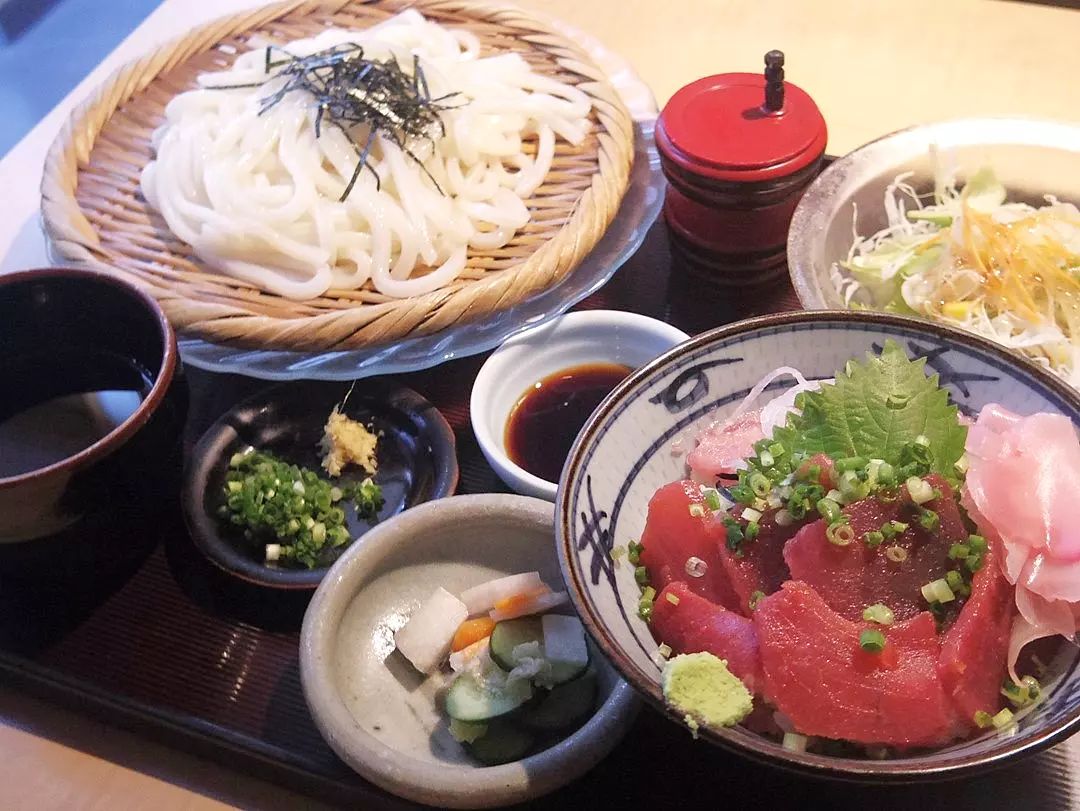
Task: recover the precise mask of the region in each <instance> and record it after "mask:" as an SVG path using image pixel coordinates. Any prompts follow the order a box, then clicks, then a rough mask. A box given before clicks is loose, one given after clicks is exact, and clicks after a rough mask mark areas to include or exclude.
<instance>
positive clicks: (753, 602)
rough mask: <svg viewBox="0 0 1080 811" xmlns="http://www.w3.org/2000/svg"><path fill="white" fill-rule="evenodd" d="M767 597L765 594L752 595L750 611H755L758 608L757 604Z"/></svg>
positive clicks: (759, 592) (753, 593) (755, 593)
mask: <svg viewBox="0 0 1080 811" xmlns="http://www.w3.org/2000/svg"><path fill="white" fill-rule="evenodd" d="M764 597H765V592H763V591H755V592H752V593H751V594H750V610H751V611H753V610H754V609H755V608H757V604H758V603H759V602H761V601H762V599H764Z"/></svg>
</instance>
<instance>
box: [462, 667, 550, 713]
mask: <svg viewBox="0 0 1080 811" xmlns="http://www.w3.org/2000/svg"><path fill="white" fill-rule="evenodd" d="M532 694H533V688H532V684H530V683H529V682H528V681H527V680H525V679H515V680H514V681H511V682H508V683H507V685H506V687H504V688H501V689H499V688H494V687H491V686H489V685H480V684H479V683H478V682H477V681H476V679H475V678H474V677H473V676H472V675H471V674H469V673H462V674H461V675H460V676H458V677H457V678H456V679H454V683H453V684H451V685H450V689H449V690H448V691H447V693H446V714H447V715H449V716H450V717H451V718H456V719H457V720H458V721H489V720H491V719H492V718H499V717H501V716H503V715H507V714H508V713H511V712H513V711H514V710H516V709H517V708H518V707H520V706H521V705H522V704H524V703H525V702H526V701H528V700H529V699H530V698H532Z"/></svg>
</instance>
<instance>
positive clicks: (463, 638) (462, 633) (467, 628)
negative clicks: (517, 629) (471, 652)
mask: <svg viewBox="0 0 1080 811" xmlns="http://www.w3.org/2000/svg"><path fill="white" fill-rule="evenodd" d="M494 627H495V620H493V619H491V618H490V617H480V618H478V619H474V620H465V622H463V623H461V625H459V626H458V629H457V631H456V632H455V633H454V639H453V641H452V642H451V643H450V650H452V651H453V652H454V653H457V652H458V651H459V650H464V649H465V648H467V647H469V645H472V644H473V643H474V642H479V641H480V640H481V639H485V638H487V637H489V636H491V631H492V629H493V628H494Z"/></svg>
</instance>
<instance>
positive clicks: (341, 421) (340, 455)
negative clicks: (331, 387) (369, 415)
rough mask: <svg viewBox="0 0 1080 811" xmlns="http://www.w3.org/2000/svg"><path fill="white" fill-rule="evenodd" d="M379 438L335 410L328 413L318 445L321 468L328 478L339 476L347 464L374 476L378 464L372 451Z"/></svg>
mask: <svg viewBox="0 0 1080 811" xmlns="http://www.w3.org/2000/svg"><path fill="white" fill-rule="evenodd" d="M378 442H379V438H378V437H377V436H376V435H375V434H373V433H372V432H371V431H369V430H368V429H367V428H366V427H364V425H363V424H362V423H359V422H357V421H356V420H353V419H349V418H348V417H346V416H345V415H344V414H342V413H341V411H340V410H339V409H338V408H335V409H334V410H333V411H331V412H330V416H329V417H328V418H327V420H326V427H325V428H324V429H323V437H322V439H321V440H320V441H319V449H320V450H321V451H322V452H323V460H322V466H323V468H324V469H325V470H326V472H327V473H329V474H330V475H331V476H340V475H341V471H342V470H343V469H344V468H346V467H348V466H349V465H350V464H352V465H357V466H359V467H362V468H363V469H364V470H366V471H367V472H368V474H369V475H372V476H374V475H375V471H376V468H377V467H378V462H377V461H376V458H375V451H376V447H377V445H378Z"/></svg>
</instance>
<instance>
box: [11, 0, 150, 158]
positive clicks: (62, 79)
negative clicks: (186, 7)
mask: <svg viewBox="0 0 1080 811" xmlns="http://www.w3.org/2000/svg"><path fill="white" fill-rule="evenodd" d="M159 2H160V0H51V2H50V0H0V22H2V23H4V25H3V28H4V33H5V34H6V35H7V37H8V39H7V41H4V39H3V38H0V110H3V111H4V113H3V115H0V155H4V154H6V153H7V152H8V150H10V149H11V148H12V147H13V146H15V144H17V143H18V142H19V140H20V139H21V138H22V137H23V136H24V135H26V133H28V132H29V131H30V130H31V129H33V127H34V125H35V124H37V123H38V121H40V120H41V119H42V118H44V117H45V115H46V114H48V112H49V111H50V110H51V109H52V108H53V107H55V106H56V105H57V104H58V103H59V102H60V100H61V99H63V98H64V96H66V95H67V94H68V93H69V92H70V91H71V90H72V89H73V88H74V87H75V85H77V84H78V83H79V82H80V81H82V79H83V78H84V77H85V76H86V74H88V73H89V72H90V71H92V70H93V69H94V68H95V67H96V66H97V65H98V63H99V62H101V60H102V59H104V58H105V57H106V56H107V55H108V54H109V52H111V51H112V50H113V48H115V47H116V46H117V45H119V44H120V42H121V41H122V40H123V39H124V38H125V37H126V36H127V35H128V34H130V33H131V32H132V31H133V30H134V29H135V28H136V27H137V26H138V25H139V23H141V22H142V21H143V20H144V19H145V18H146V16H147V15H148V14H149V13H150V12H151V11H153V10H154V8H156V7H157V5H158V3H159Z"/></svg>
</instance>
